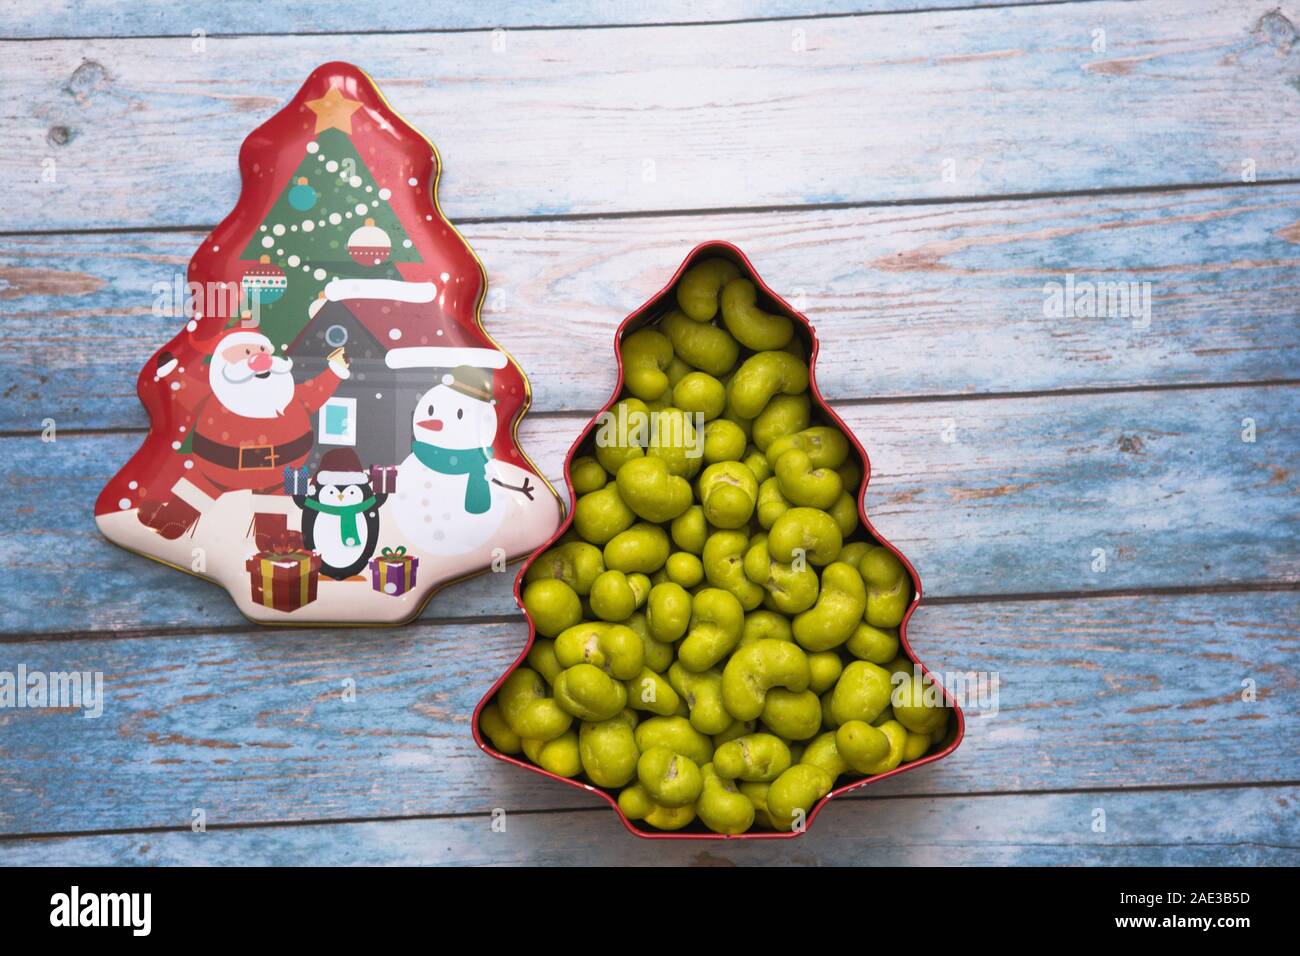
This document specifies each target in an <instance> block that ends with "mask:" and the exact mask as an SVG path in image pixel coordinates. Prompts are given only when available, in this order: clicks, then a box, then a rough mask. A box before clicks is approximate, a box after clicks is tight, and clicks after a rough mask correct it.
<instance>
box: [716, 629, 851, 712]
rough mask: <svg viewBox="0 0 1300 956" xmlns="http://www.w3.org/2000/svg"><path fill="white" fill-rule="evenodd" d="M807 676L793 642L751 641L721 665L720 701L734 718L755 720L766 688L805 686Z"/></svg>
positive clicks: (803, 659) (804, 658) (801, 654)
mask: <svg viewBox="0 0 1300 956" xmlns="http://www.w3.org/2000/svg"><path fill="white" fill-rule="evenodd" d="M810 679H811V674H810V673H809V670H808V655H807V654H805V653H804V652H803V649H802V648H800V647H799V646H798V645H797V644H792V643H790V642H788V641H778V640H773V639H770V638H769V639H765V640H761V641H755V642H754V643H753V644H746V645H745V646H744V647H742V648H739V649H738V650H737V651H736V652H735V653H734V654H732V655H731V659H730V660H728V661H727V663H726V666H725V667H723V669H722V702H723V704H724V705H726V708H727V712H728V713H730V714H731V716H732V717H734V718H736V719H737V720H757V719H758V717H759V716H760V715H761V714H762V713H763V705H764V703H765V702H766V700H767V692H768V690H769V689H771V688H773V687H784V688H785V689H786V690H792V691H802V690H807V689H808V682H809V680H810ZM841 680H843V678H841Z"/></svg>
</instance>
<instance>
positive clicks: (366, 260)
mask: <svg viewBox="0 0 1300 956" xmlns="http://www.w3.org/2000/svg"><path fill="white" fill-rule="evenodd" d="M392 251H393V241H392V240H391V239H389V238H388V233H386V232H384V230H382V229H380V228H379V227H378V226H376V225H375V221H374V220H373V219H367V220H366V224H365V225H364V226H361V227H360V228H359V229H357V231H356V232H354V233H352V235H350V236H348V255H350V256H351V257H352V261H353V262H356V263H357V264H359V265H363V266H378V265H383V263H384V260H385V259H387V258H388V257H389V255H390V254H391V253H392Z"/></svg>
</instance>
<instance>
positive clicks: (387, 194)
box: [379, 187, 393, 201]
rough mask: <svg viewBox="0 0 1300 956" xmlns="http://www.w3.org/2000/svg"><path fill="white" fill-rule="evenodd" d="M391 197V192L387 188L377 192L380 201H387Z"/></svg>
mask: <svg viewBox="0 0 1300 956" xmlns="http://www.w3.org/2000/svg"><path fill="white" fill-rule="evenodd" d="M391 195H393V191H392V190H391V189H389V188H387V187H384V188H383V189H381V190H379V198H380V199H383V200H385V201H387V199H388V198H389V197H390V196H391Z"/></svg>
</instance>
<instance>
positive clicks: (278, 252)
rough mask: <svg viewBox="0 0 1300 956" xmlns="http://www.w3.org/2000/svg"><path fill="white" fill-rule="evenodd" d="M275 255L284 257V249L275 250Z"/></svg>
mask: <svg viewBox="0 0 1300 956" xmlns="http://www.w3.org/2000/svg"><path fill="white" fill-rule="evenodd" d="M275 254H276V255H277V256H282V255H284V250H283V249H276V250H275Z"/></svg>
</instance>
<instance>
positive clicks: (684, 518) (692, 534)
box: [670, 505, 709, 555]
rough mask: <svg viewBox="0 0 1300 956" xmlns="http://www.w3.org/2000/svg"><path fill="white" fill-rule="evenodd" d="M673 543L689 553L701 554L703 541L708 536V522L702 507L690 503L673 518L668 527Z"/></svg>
mask: <svg viewBox="0 0 1300 956" xmlns="http://www.w3.org/2000/svg"><path fill="white" fill-rule="evenodd" d="M670 531H671V534H672V538H673V544H675V545H677V547H679V548H681V549H682V550H683V551H689V552H690V553H691V554H696V555H698V554H703V553H704V542H705V541H707V540H708V538H709V523H708V522H707V521H705V520H704V509H703V508H702V507H700V506H699V505H691V506H690V507H689V508H687V509H686V510H685V511H683V512H682V513H681V514H680V515H678V516H677V517H676V518H674V519H673V523H672V526H671V528H670Z"/></svg>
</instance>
